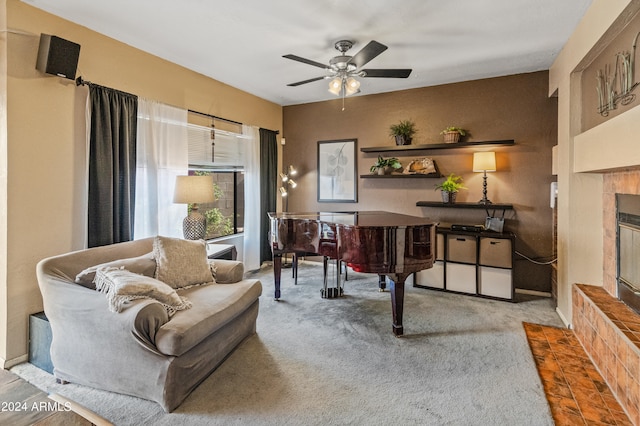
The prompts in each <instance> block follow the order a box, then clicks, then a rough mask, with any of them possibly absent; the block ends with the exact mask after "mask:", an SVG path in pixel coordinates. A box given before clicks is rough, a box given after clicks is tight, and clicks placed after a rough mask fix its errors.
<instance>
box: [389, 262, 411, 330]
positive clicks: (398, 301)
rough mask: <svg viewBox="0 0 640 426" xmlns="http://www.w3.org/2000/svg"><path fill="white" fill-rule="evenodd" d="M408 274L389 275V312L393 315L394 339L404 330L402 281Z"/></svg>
mask: <svg viewBox="0 0 640 426" xmlns="http://www.w3.org/2000/svg"><path fill="white" fill-rule="evenodd" d="M408 276H409V274H391V275H389V279H390V281H391V282H390V284H389V290H390V291H391V312H392V314H393V334H394V335H395V336H396V337H400V336H402V334H403V332H404V329H403V328H402V311H403V308H404V281H405V280H406V279H407V277H408Z"/></svg>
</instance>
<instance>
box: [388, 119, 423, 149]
mask: <svg viewBox="0 0 640 426" xmlns="http://www.w3.org/2000/svg"><path fill="white" fill-rule="evenodd" d="M417 131H418V130H416V125H415V123H414V122H413V121H411V120H400V122H399V123H398V124H392V125H391V126H390V127H389V134H390V135H391V136H392V137H394V138H395V139H396V145H411V140H412V139H413V135H415V134H416V132H417Z"/></svg>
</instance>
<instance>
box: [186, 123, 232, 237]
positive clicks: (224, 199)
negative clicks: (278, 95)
mask: <svg viewBox="0 0 640 426" xmlns="http://www.w3.org/2000/svg"><path fill="white" fill-rule="evenodd" d="M207 122H209V123H211V122H212V119H211V117H207V116H202V115H199V114H195V113H190V114H189V126H188V130H187V131H188V138H189V174H190V175H207V176H211V177H212V180H213V191H214V194H215V198H216V201H214V202H213V203H210V204H200V205H199V211H200V213H202V214H203V215H204V216H205V217H206V218H207V234H206V239H215V238H220V237H224V236H227V235H233V234H238V233H241V232H243V231H244V165H243V163H242V157H243V148H244V144H243V143H242V142H243V136H242V133H241V132H242V129H241V128H238V126H237V125H235V124H233V123H226V122H225V123H223V124H224V128H218V124H219V123H218V122H217V120H216V122H215V124H216V127H215V128H212V127H211V124H207ZM190 207H191V206H189V208H190Z"/></svg>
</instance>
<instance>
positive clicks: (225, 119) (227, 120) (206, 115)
mask: <svg viewBox="0 0 640 426" xmlns="http://www.w3.org/2000/svg"><path fill="white" fill-rule="evenodd" d="M188 111H189V112H191V113H193V114H198V115H203V116H205V117H209V118H213V119H215V120H221V121H226V122H227V123H233V124H237V125H239V126H242V123H241V122H239V121H235V120H229V119H228V118H222V117H218V116H217V115H211V114H207V113H204V112H200V111H195V110H192V109H190V110H188ZM264 130H269V129H264ZM269 131H270V132H273V133H275V134H276V135H279V134H280V131H279V130H269Z"/></svg>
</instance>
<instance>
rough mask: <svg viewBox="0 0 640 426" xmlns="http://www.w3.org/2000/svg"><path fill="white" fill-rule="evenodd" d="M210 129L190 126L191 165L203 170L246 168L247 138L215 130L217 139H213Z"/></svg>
mask: <svg viewBox="0 0 640 426" xmlns="http://www.w3.org/2000/svg"><path fill="white" fill-rule="evenodd" d="M211 131H212V129H211V128H210V127H204V126H199V125H196V124H189V126H188V128H187V134H188V138H189V165H190V166H196V167H203V168H215V169H219V168H224V169H235V170H237V169H242V168H244V162H243V158H244V145H245V144H244V143H243V141H242V139H244V138H245V137H244V136H243V135H241V134H239V133H233V132H228V131H224V130H217V129H216V130H214V132H215V139H213V140H212V139H211Z"/></svg>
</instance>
